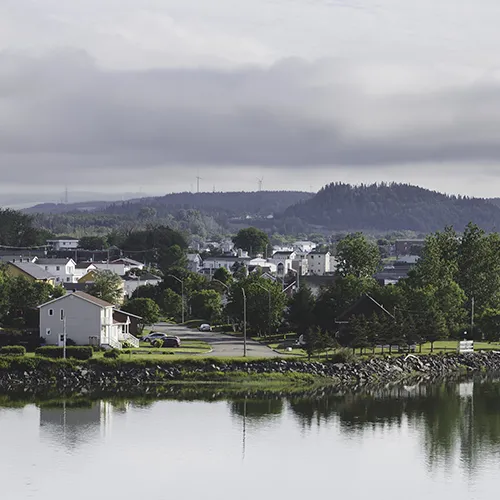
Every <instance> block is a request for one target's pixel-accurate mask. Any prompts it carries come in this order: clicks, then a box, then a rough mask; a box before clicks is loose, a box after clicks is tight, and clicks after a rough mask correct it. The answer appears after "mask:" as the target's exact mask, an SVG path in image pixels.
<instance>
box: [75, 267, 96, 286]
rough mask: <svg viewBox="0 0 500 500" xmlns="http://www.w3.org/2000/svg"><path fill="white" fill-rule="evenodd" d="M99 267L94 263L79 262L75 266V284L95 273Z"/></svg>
mask: <svg viewBox="0 0 500 500" xmlns="http://www.w3.org/2000/svg"><path fill="white" fill-rule="evenodd" d="M96 269H97V267H96V266H95V265H94V264H93V263H92V262H78V263H76V264H75V274H74V277H75V282H78V280H79V279H80V278H83V277H84V276H85V275H86V274H87V273H89V272H90V271H95V270H96Z"/></svg>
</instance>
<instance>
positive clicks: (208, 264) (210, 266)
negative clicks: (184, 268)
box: [203, 255, 251, 275]
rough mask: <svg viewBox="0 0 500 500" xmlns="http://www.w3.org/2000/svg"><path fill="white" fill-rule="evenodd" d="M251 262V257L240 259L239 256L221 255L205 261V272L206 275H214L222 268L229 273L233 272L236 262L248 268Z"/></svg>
mask: <svg viewBox="0 0 500 500" xmlns="http://www.w3.org/2000/svg"><path fill="white" fill-rule="evenodd" d="M250 260H251V259H250V257H238V256H237V255H231V256H224V255H220V256H218V257H207V258H206V259H205V260H204V261H203V272H204V273H205V274H210V275H212V274H213V273H214V272H215V271H216V270H217V269H219V268H220V267H223V268H225V269H227V270H228V271H229V272H232V267H233V266H234V264H235V263H236V262H240V263H242V264H244V265H245V266H247V267H248V265H249V262H250Z"/></svg>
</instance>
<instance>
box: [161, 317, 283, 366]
mask: <svg viewBox="0 0 500 500" xmlns="http://www.w3.org/2000/svg"><path fill="white" fill-rule="evenodd" d="M152 329H153V331H155V332H162V333H166V334H168V335H176V336H178V337H180V338H181V340H182V339H186V340H202V341H204V342H206V343H207V344H209V345H210V347H211V348H212V349H213V351H212V352H211V353H209V354H205V356H224V357H232V356H243V338H241V337H233V336H231V335H226V334H224V333H220V332H200V331H199V330H196V329H191V328H186V327H185V326H179V325H171V324H168V323H157V324H156V325H154V326H153V327H152ZM247 356H249V357H259V358H264V357H266V358H273V357H277V356H279V354H278V353H276V352H274V351H273V350H272V349H270V348H269V347H267V346H265V345H262V344H259V343H258V342H255V341H253V340H251V339H250V338H248V339H247Z"/></svg>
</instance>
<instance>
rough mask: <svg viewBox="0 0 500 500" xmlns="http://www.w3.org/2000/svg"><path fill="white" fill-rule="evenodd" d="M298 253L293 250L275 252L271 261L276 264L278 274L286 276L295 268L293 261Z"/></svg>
mask: <svg viewBox="0 0 500 500" xmlns="http://www.w3.org/2000/svg"><path fill="white" fill-rule="evenodd" d="M296 256H297V255H296V253H295V252H294V251H293V250H292V251H288V250H287V251H284V252H275V253H274V254H273V256H272V258H271V259H269V262H272V263H273V264H275V265H276V274H277V275H278V276H285V275H286V274H287V273H288V272H289V271H290V270H292V269H293V261H294V259H295V258H296Z"/></svg>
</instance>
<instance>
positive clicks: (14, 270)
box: [5, 262, 56, 286]
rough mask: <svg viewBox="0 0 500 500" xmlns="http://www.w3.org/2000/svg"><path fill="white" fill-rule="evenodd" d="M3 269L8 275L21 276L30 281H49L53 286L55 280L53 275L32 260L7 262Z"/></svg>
mask: <svg viewBox="0 0 500 500" xmlns="http://www.w3.org/2000/svg"><path fill="white" fill-rule="evenodd" d="M5 270H6V273H7V274H8V275H9V276H12V277H17V276H22V277H23V278H27V279H29V280H32V281H42V282H44V283H50V284H51V285H52V286H54V284H55V281H56V279H55V276H54V275H52V274H50V273H49V272H47V271H45V270H44V269H42V268H41V267H40V266H38V265H36V264H33V263H32V262H7V265H6V267H5Z"/></svg>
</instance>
